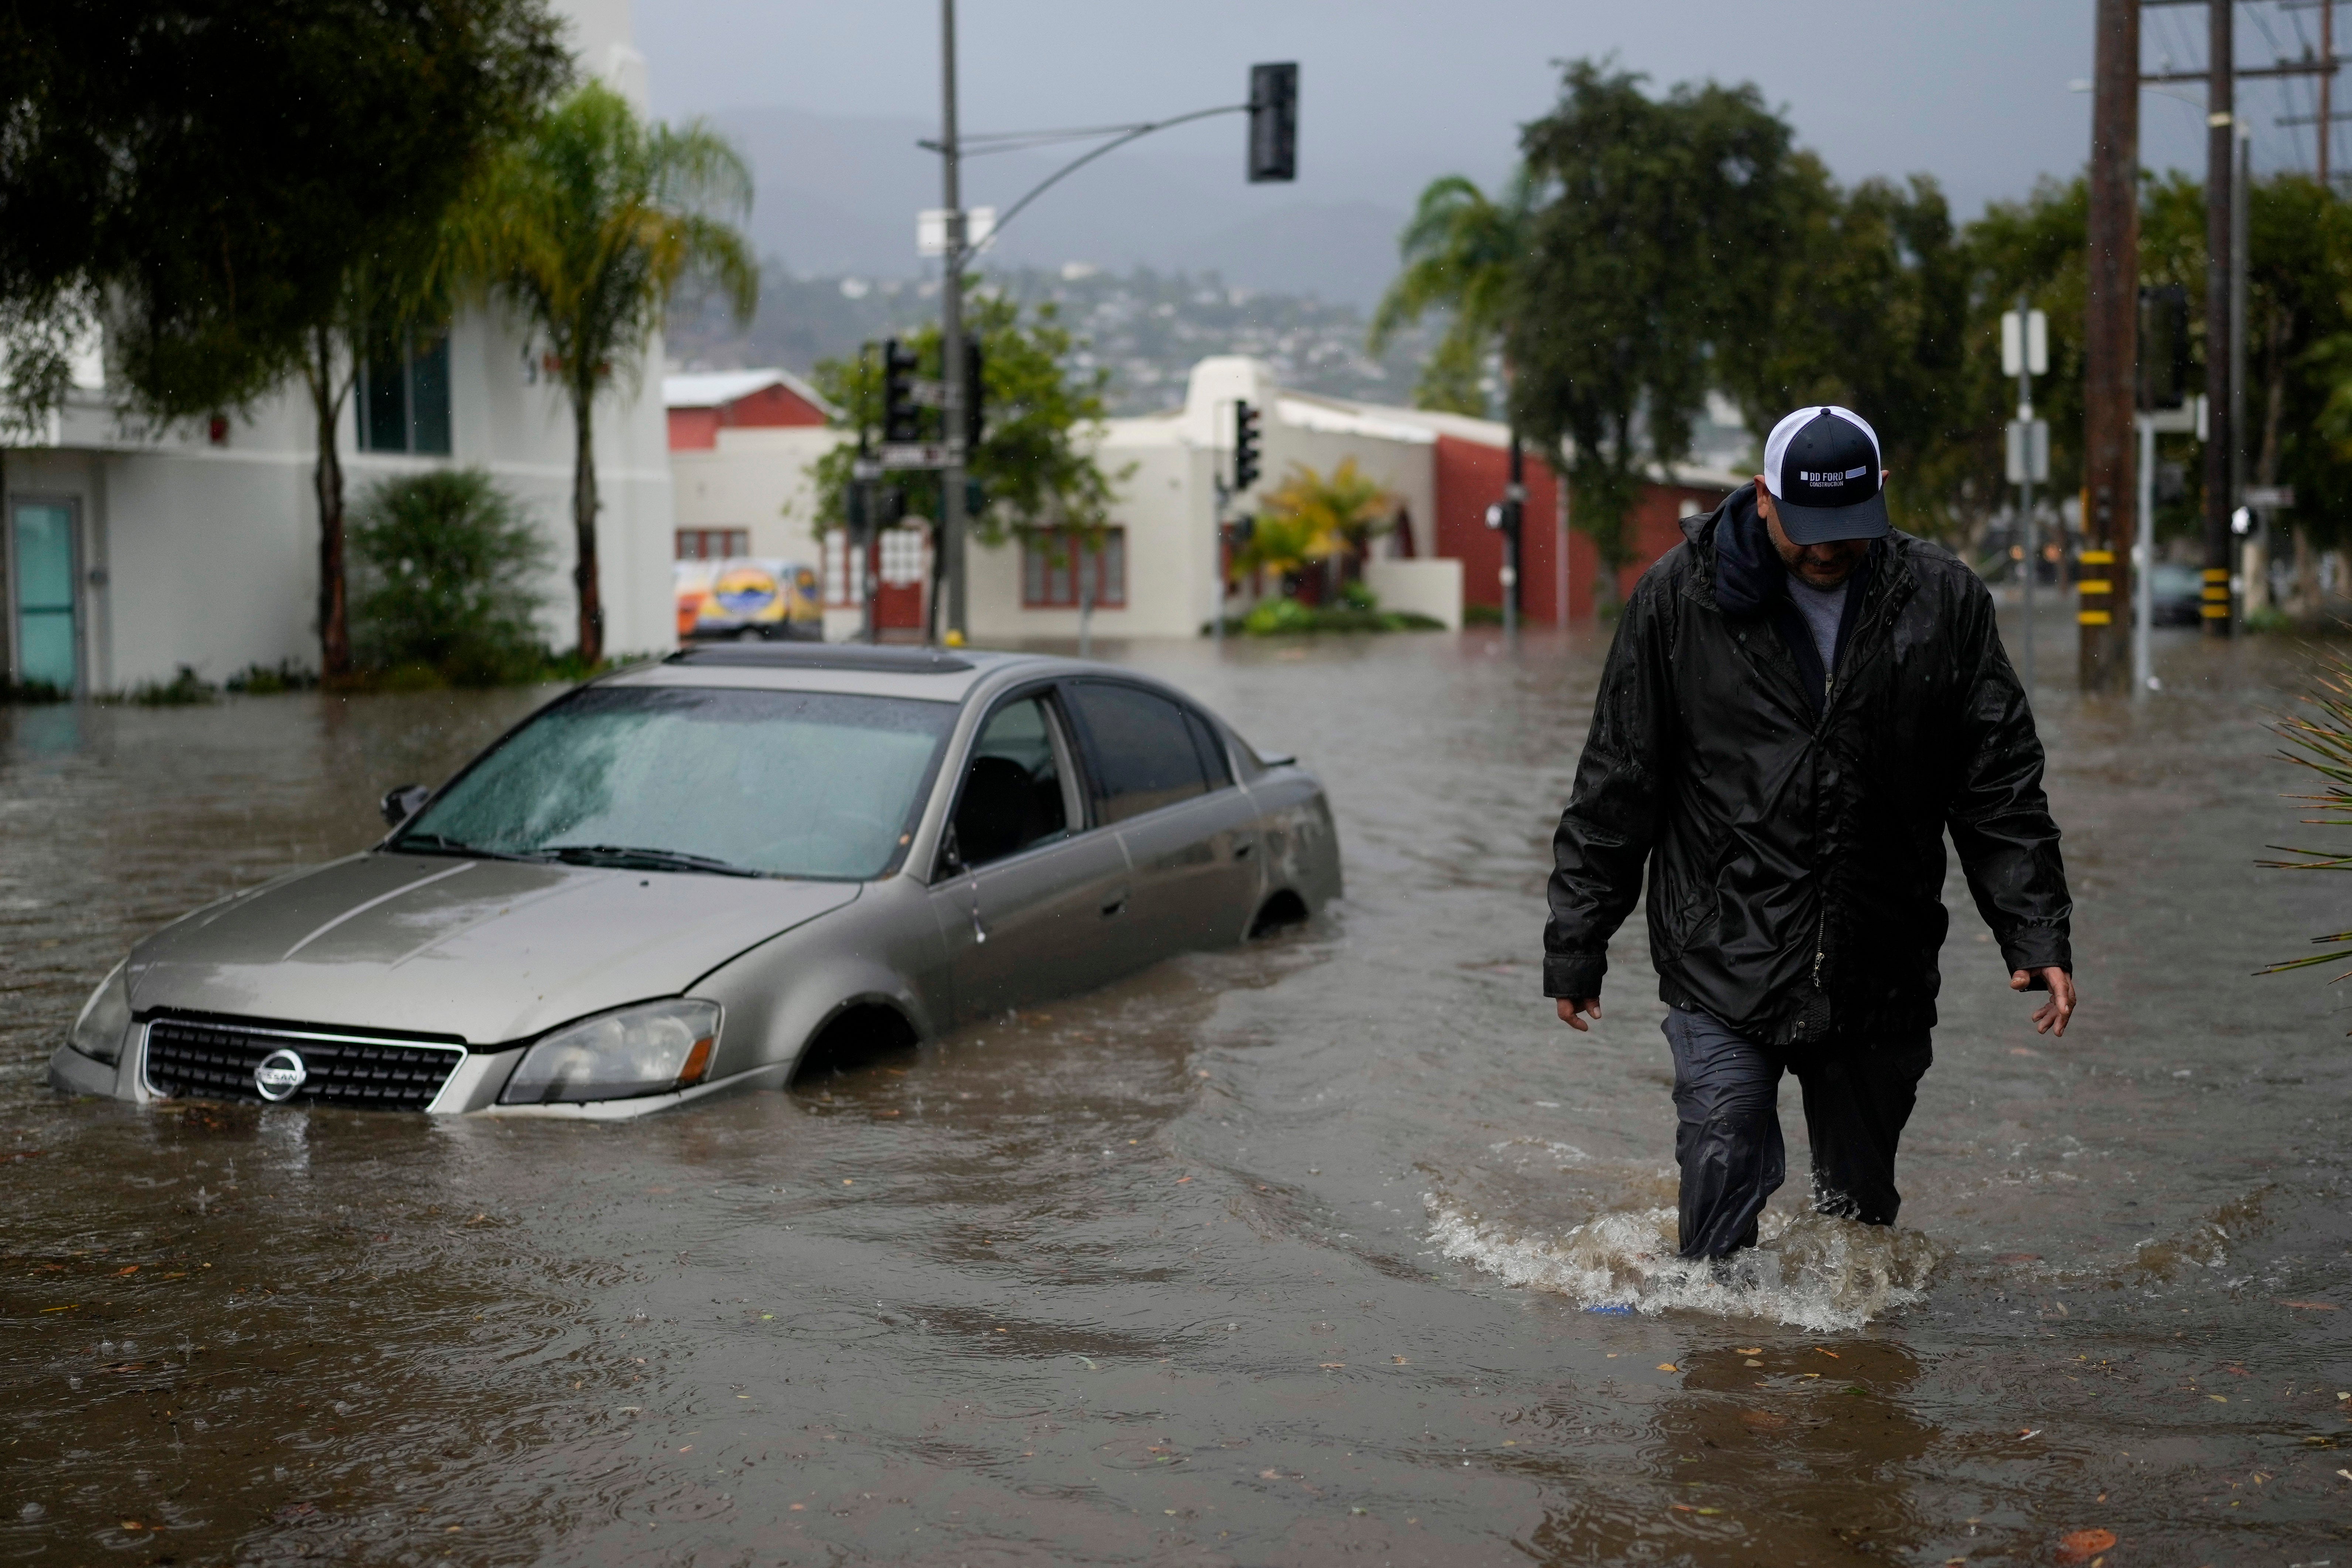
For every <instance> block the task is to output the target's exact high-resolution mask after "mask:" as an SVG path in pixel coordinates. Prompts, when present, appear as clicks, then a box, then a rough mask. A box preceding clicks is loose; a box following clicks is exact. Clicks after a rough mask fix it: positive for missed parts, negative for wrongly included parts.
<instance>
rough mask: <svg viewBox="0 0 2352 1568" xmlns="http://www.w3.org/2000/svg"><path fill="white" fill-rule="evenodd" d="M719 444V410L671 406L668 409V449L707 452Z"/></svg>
mask: <svg viewBox="0 0 2352 1568" xmlns="http://www.w3.org/2000/svg"><path fill="white" fill-rule="evenodd" d="M718 445H719V410H717V409H716V408H673V409H671V410H670V411H669V449H670V450H671V451H673V452H707V451H709V450H710V448H712V447H716V446H718Z"/></svg>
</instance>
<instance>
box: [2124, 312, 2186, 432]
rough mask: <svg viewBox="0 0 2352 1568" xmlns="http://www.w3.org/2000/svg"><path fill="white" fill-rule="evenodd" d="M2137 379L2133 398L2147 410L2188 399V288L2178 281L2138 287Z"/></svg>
mask: <svg viewBox="0 0 2352 1568" xmlns="http://www.w3.org/2000/svg"><path fill="white" fill-rule="evenodd" d="M2138 380H2139V384H2138V386H2137V388H2135V390H2136V391H2137V393H2138V396H2137V398H2136V399H2135V400H2134V401H2135V402H2137V404H2138V405H2139V407H2140V409H2141V411H2142V412H2144V413H2145V412H2153V411H2154V410H2156V409H2158V408H2178V407H2179V406H2180V405H2181V404H2182V403H2184V402H2185V401H2187V398H2188V391H2187V387H2188V381H2189V290H2188V289H2184V288H2182V287H2181V286H2180V285H2179V284H2178V283H2167V284H2164V285H2163V286H2161V287H2151V288H2145V289H2141V290H2140V291H2139V377H2138Z"/></svg>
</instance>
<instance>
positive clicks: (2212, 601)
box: [2197, 566, 2231, 634]
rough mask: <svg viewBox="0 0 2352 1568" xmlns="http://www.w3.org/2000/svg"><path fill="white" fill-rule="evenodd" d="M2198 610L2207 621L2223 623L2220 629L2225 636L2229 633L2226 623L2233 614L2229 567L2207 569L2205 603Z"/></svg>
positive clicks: (2210, 567)
mask: <svg viewBox="0 0 2352 1568" xmlns="http://www.w3.org/2000/svg"><path fill="white" fill-rule="evenodd" d="M2197 608H2198V613H2199V614H2200V615H2201V616H2204V617H2205V618H2206V619H2207V620H2209V621H2221V622H2223V623H2224V625H2223V626H2221V627H2220V628H2219V629H2220V630H2221V631H2222V632H2223V633H2225V634H2226V633H2227V632H2228V631H2229V626H2228V625H2227V624H2226V623H2227V622H2228V621H2229V619H2230V612H2231V605H2230V569H2229V568H2228V567H2227V566H2208V567H2207V568H2205V602H2204V603H2203V604H2201V605H2199V606H2198V607H2197Z"/></svg>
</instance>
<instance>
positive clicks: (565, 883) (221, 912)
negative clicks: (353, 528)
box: [49, 644, 1340, 1117]
mask: <svg viewBox="0 0 2352 1568" xmlns="http://www.w3.org/2000/svg"><path fill="white" fill-rule="evenodd" d="M384 815H385V816H386V817H387V819H389V820H391V821H392V822H393V823H394V831H393V832H392V833H391V834H390V835H389V836H388V837H385V838H384V839H383V841H382V842H380V843H378V844H377V845H375V846H374V847H373V848H370V849H368V850H366V851H364V852H362V853H361V854H357V855H353V856H350V857H348V858H344V859H341V860H336V861H332V862H331V863H329V864H327V865H324V866H320V867H317V868H312V869H310V870H304V871H298V872H294V873H292V874H290V875H288V876H284V877H280V878H278V879H276V880H274V881H270V882H266V883H264V884H262V885H260V886H258V887H256V888H252V889H247V890H246V891H244V892H241V893H236V894H233V895H231V896H230V897H228V898H226V899H223V900H219V901H218V902H216V903H213V904H209V905H206V906H205V908H203V909H200V910H195V911H194V912H193V913H191V914H188V915H185V916H184V917H182V918H181V919H180V920H178V921H174V922H173V924H171V925H169V926H166V927H164V928H163V930H162V931H157V932H155V933H154V934H153V935H152V936H149V937H147V938H146V939H145V940H143V941H142V942H139V943H138V944H137V946H135V947H134V948H133V949H132V950H131V954H130V956H129V957H128V958H127V959H125V960H124V961H123V963H121V964H119V965H118V966H116V968H115V970H114V972H113V973H110V974H109V975H108V976H107V977H106V979H105V981H104V982H103V983H102V984H100V986H99V987H98V989H97V991H96V992H95V993H94V994H92V995H91V996H90V998H89V1003H88V1005H86V1006H84V1007H83V1009H82V1012H81V1015H80V1016H79V1018H78V1019H77V1020H76V1021H75V1023H74V1026H73V1028H72V1031H71V1035H70V1037H69V1038H68V1041H67V1043H66V1044H65V1045H63V1046H61V1047H59V1048H58V1051H57V1053H56V1055H55V1056H54V1057H53V1058H51V1061H50V1068H49V1073H50V1079H51V1082H52V1083H53V1084H55V1085H56V1086H57V1087H58V1089H65V1090H68V1091H73V1092H79V1093H92V1094H104V1095H111V1096H113V1097H115V1098H117V1099H121V1100H133V1101H148V1100H160V1099H172V1098H179V1097H197V1098H207V1099H215V1100H259V1101H268V1102H285V1103H291V1104H296V1105H325V1106H356V1107H368V1108H382V1109H386V1110H432V1111H444V1112H461V1111H478V1112H486V1113H497V1114H530V1115H559V1116H585V1117H626V1116H635V1115H641V1114H644V1113H645V1112H647V1111H651V1110H659V1109H662V1108H664V1107H666V1106H672V1105H677V1104H680V1103H682V1102H684V1101H687V1100H695V1099H698V1098H699V1097H701V1096H704V1095H709V1094H715V1093H719V1092H720V1091H721V1090H724V1089H736V1088H751V1087H759V1088H778V1087H781V1086H782V1085H783V1084H785V1083H786V1082H788V1081H789V1080H790V1079H792V1077H793V1074H794V1072H795V1070H796V1069H798V1068H800V1067H801V1066H802V1065H803V1063H806V1062H809V1061H811V1060H814V1059H834V1058H835V1054H836V1053H856V1052H859V1051H862V1050H866V1049H871V1048H873V1047H877V1046H887V1045H891V1044H905V1043H911V1042H915V1041H919V1040H923V1039H928V1038H930V1037H935V1036H938V1035H940V1034H942V1033H944V1032H946V1031H947V1030H949V1029H950V1028H953V1027H955V1026H957V1025H959V1024H962V1023H966V1022H969V1021H971V1020H973V1019H976V1018H982V1017H986V1016H994V1015H998V1014H1002V1013H1003V1012H1004V1011H1005V1010H1007V1009H1009V1008H1017V1007H1022V1006H1026V1005H1031V1004H1033V1003H1037V1002H1042V1001H1045V1000H1046V999H1048V998H1052V997H1057V996H1063V995H1066V994H1071V993H1074V992H1079V991H1085V990H1087V989H1090V988H1092V987H1095V986H1098V985H1101V984H1105V983H1107V982H1108V981H1110V980H1113V979H1116V978H1118V976H1120V975H1122V974H1125V973H1129V972H1131V971H1134V970H1137V969H1139V968H1141V967H1143V966H1145V965H1147V964H1150V963H1155V962H1157V961H1159V960H1160V959H1163V958H1166V957H1168V956H1170V955H1171V954H1175V953H1180V952H1187V951H1191V950H1194V949H1205V948H1213V947H1218V946H1221V945H1226V944H1230V943H1234V942H1240V941H1242V940H1244V938H1245V937H1247V936H1249V935H1251V934H1253V933H1255V932H1258V931H1264V930H1265V929H1268V928H1269V927H1272V926H1275V925H1278V924H1282V923H1286V922H1288V921H1297V920H1303V919H1306V918H1307V917H1309V916H1310V915H1312V914H1314V913H1316V912H1318V911H1319V910H1321V909H1322V908H1323V907H1324V906H1325V905H1326V904H1327V903H1328V902H1329V901H1330V900H1332V899H1334V898H1337V897H1338V896H1339V890H1340V872H1339V844H1338V840H1337V837H1336V835H1335V833H1334V831H1333V827H1332V822H1331V812H1330V807H1329V805H1328V802H1327V801H1326V799H1325V797H1324V794H1323V789H1322V786H1321V785H1320V784H1318V782H1317V781H1316V779H1315V777H1314V775H1313V774H1312V773H1308V772H1307V770H1306V769H1305V768H1303V767H1301V766H1300V765H1299V764H1298V763H1297V761H1295V760H1294V759H1292V758H1289V757H1267V756H1261V755H1260V754H1259V753H1258V752H1255V751H1254V750H1252V749H1251V747H1250V746H1249V745H1248V744H1247V743H1246V742H1244V741H1242V740H1241V739H1240V737H1238V736H1237V735H1235V734H1234V732H1233V731H1231V730H1230V729H1229V728H1227V727H1226V726H1225V725H1224V724H1223V723H1222V722H1221V721H1218V720H1217V719H1216V718H1215V717H1214V716H1213V715H1211V714H1210V713H1209V712H1208V711H1207V710H1204V709H1202V707H1200V706H1199V705H1198V704H1197V703H1195V702H1193V701H1192V700H1191V699H1189V698H1187V697H1186V696H1185V695H1184V694H1183V693H1181V692H1180V691H1178V690H1176V689H1173V688H1171V687H1169V686H1167V685H1164V684H1162V683H1160V682H1158V681H1155V680H1151V679H1148V678H1146V677H1143V676H1140V675H1137V674H1134V673H1132V672H1129V671H1126V670H1122V669H1118V668H1112V667H1109V666H1106V665H1100V664H1094V663H1088V662H1084V661H1080V660H1076V659H1065V658H1043V657H1036V656H1024V655H1012V654H988V653H965V652H954V653H947V652H935V651H932V650H929V649H923V648H882V647H828V646H822V645H820V646H815V647H810V646H806V645H793V644H764V645H749V646H747V645H740V644H719V645H713V646H709V647H692V648H688V649H685V650H682V651H680V652H678V653H677V654H674V655H672V656H671V657H669V658H667V659H665V660H662V661H661V662H659V663H656V664H647V665H640V666H636V667H634V668H629V669H625V670H623V671H621V672H619V673H617V674H614V675H611V676H607V677H605V678H604V679H599V680H595V681H592V682H590V683H589V684H587V685H585V686H583V687H580V688H578V689H575V690H573V691H571V692H569V693H567V694H566V695H564V696H563V697H561V698H559V699H557V700H555V701H554V702H552V703H551V704H549V705H548V706H547V707H545V708H542V709H541V710H539V711H538V712H537V713H535V714H533V715H532V716H531V717H530V718H529V719H528V720H526V721H523V722H522V723H521V724H520V725H518V726H517V727H516V728H515V729H514V730H512V731H509V733H508V734H507V735H506V736H505V737H504V738H503V739H501V740H499V742H497V743H496V744H494V745H492V746H491V747H490V748H489V749H488V751H486V752H483V753H482V754H481V755H480V756H478V757H477V758H475V759H474V761H473V762H472V763H468V764H467V766H466V767H465V768H464V769H463V770H462V771H460V772H459V773H457V775H456V776H455V777H454V778H452V779H450V780H449V781H448V782H447V783H446V784H443V785H441V786H440V787H439V788H438V789H436V790H427V789H425V788H423V787H422V786H416V785H409V786H404V787H403V788H400V789H396V790H394V791H393V792H392V793H391V794H390V795H387V796H386V797H385V800H384Z"/></svg>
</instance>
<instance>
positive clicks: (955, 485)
mask: <svg viewBox="0 0 2352 1568" xmlns="http://www.w3.org/2000/svg"><path fill="white" fill-rule="evenodd" d="M958 163H959V157H958V143H957V141H956V52H955V0H940V178H941V187H940V205H943V206H944V207H946V208H947V254H946V257H945V268H946V269H945V272H944V273H943V275H942V276H941V278H940V412H941V418H940V436H941V437H942V440H943V442H944V445H945V446H946V447H947V462H946V464H945V466H944V467H942V468H940V550H941V551H943V552H946V555H947V588H948V605H947V611H948V613H947V628H948V629H947V638H946V640H947V641H948V642H949V643H950V644H961V642H962V641H963V640H964V638H965V637H967V636H969V635H970V631H971V628H970V626H968V625H967V624H966V603H965V584H964V521H965V520H964V515H963V500H964V496H963V470H964V456H965V454H964V421H963V400H964V387H963V359H964V355H963V253H964V244H963V241H964V222H963V184H962V178H961V170H960V169H959V168H958V166H957V165H958Z"/></svg>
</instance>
